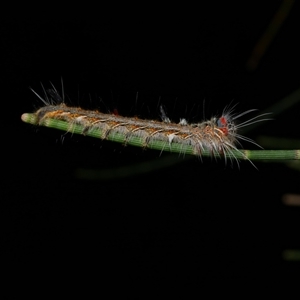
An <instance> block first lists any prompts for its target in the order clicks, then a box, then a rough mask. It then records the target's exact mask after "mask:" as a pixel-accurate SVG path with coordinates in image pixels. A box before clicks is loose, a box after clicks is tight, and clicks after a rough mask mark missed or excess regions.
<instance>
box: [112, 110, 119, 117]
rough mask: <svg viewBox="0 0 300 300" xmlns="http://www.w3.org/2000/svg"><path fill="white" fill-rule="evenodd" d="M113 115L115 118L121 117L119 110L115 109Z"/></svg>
mask: <svg viewBox="0 0 300 300" xmlns="http://www.w3.org/2000/svg"><path fill="white" fill-rule="evenodd" d="M113 115H115V116H119V115H120V114H119V111H118V109H117V108H114V109H113Z"/></svg>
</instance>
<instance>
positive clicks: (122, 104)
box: [0, 1, 300, 281]
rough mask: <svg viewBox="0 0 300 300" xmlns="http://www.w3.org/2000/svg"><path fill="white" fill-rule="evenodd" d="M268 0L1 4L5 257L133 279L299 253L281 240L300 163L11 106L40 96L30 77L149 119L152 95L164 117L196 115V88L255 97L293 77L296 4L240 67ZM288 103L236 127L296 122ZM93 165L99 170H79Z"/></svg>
mask: <svg viewBox="0 0 300 300" xmlns="http://www.w3.org/2000/svg"><path fill="white" fill-rule="evenodd" d="M258 3H260V2H258ZM281 3H282V1H273V2H272V3H271V4H269V5H265V6H261V3H260V4H259V5H258V4H257V5H256V4H253V2H251V4H250V2H249V3H248V4H247V3H246V2H243V4H240V5H239V6H235V5H228V4H227V3H226V4H223V6H219V5H217V6H212V7H207V6H205V7H204V6H201V7H200V8H199V7H197V8H196V7H195V8H192V7H190V8H189V9H188V10H187V11H184V10H181V9H180V8H179V9H178V10H177V11H176V10H174V11H173V10H171V9H170V10H169V11H166V12H163V11H161V9H160V8H154V9H153V8H152V9H153V10H151V11H150V10H149V9H146V8H145V9H140V8H137V7H135V8H133V11H132V13H131V14H130V13H129V12H128V13H127V12H126V13H125V12H124V13H122V14H121V13H118V14H117V13H115V12H114V10H113V11H112V12H110V13H108V12H106V11H105V10H101V9H99V10H97V12H95V11H93V8H90V9H89V10H87V12H86V11H83V12H82V13H77V14H73V13H71V12H70V13H69V14H65V15H64V14H63V13H61V12H60V14H59V15H56V14H53V15H52V16H50V17H49V16H48V15H47V16H46V15H44V14H43V13H39V14H36V15H34V16H32V17H31V16H27V15H26V17H25V16H23V17H22V18H13V17H9V16H6V17H4V18H3V19H2V21H1V27H0V35H1V51H3V53H2V62H1V65H2V66H1V69H2V72H1V73H2V79H1V81H2V84H3V88H2V90H3V91H4V94H3V96H2V129H3V135H2V147H3V149H2V154H3V156H2V157H3V164H2V170H3V171H2V175H3V179H2V188H1V191H2V193H3V196H2V197H1V199H2V204H3V209H2V212H3V220H4V225H3V230H4V234H3V242H4V246H3V248H2V249H3V250H4V256H3V257H5V261H9V262H10V263H11V264H12V265H14V266H18V268H22V267H23V266H24V268H25V266H27V265H28V264H30V265H31V266H32V267H33V266H37V265H38V266H39V267H40V268H41V269H43V270H49V268H54V269H56V270H65V271H66V272H67V271H70V270H71V271H72V272H74V274H77V273H76V272H78V273H81V272H84V273H90V271H94V270H97V272H98V274H99V275H101V274H105V275H106V276H107V277H109V278H115V277H116V276H120V278H123V277H125V278H131V279H135V278H136V277H139V278H153V279H166V278H169V277H170V276H172V277H177V278H184V279H187V280H191V281H198V280H199V278H201V277H208V278H212V277H216V278H232V277H233V278H248V277H249V278H250V277H253V276H257V277H265V276H275V277H280V276H282V275H283V274H284V275H285V274H294V273H293V272H294V271H295V270H297V269H298V267H299V265H297V264H296V263H290V262H284V261H283V260H282V250H284V249H288V248H297V247H299V246H300V245H299V239H298V233H297V230H296V228H297V227H298V226H299V221H298V218H299V210H297V209H296V208H289V207H285V206H283V204H282V202H281V197H282V195H283V194H284V193H288V192H294V193H297V192H298V193H299V173H297V172H296V171H292V170H291V169H288V168H287V167H286V166H285V165H284V164H275V163H263V162H255V164H256V166H257V168H258V170H256V169H255V168H253V166H251V164H250V163H249V162H241V163H240V169H239V168H238V167H237V166H236V165H234V166H233V167H232V166H230V164H229V165H225V163H224V162H223V161H217V162H215V161H212V160H211V159H204V160H203V162H201V161H200V160H199V159H198V158H189V159H184V158H183V157H182V156H179V157H178V155H170V154H169V153H162V154H161V155H160V153H159V151H151V150H142V149H140V148H135V147H129V146H128V147H124V146H123V145H119V144H115V143H111V142H107V141H101V140H97V139H92V138H88V137H82V136H75V135H71V134H66V135H65V134H64V133H62V132H60V131H57V130H54V129H48V128H37V127H34V126H32V125H29V124H25V123H22V121H21V119H20V117H21V114H22V113H24V112H33V111H34V110H35V109H37V108H39V107H41V106H42V103H41V101H40V100H39V99H37V97H36V96H35V95H34V94H33V93H32V92H31V91H30V90H29V87H32V88H33V89H34V90H36V91H37V92H38V93H39V94H41V95H43V90H42V87H41V85H40V83H42V84H43V85H44V86H45V87H49V86H50V84H49V81H51V82H52V83H53V84H54V86H55V87H56V88H57V89H58V90H60V89H61V78H63V82H64V88H65V95H66V97H67V98H68V99H69V100H68V101H69V103H72V104H73V105H80V106H83V107H92V108H97V109H101V110H102V111H106V112H108V111H111V110H113V109H115V108H116V109H117V110H118V112H119V113H120V114H122V115H125V116H133V115H139V116H140V117H146V118H147V117H148V118H155V119H159V113H158V102H159V99H160V101H161V103H163V104H164V105H165V107H166V108H167V112H168V116H169V117H170V118H171V119H172V120H174V121H178V120H179V118H180V117H187V118H188V119H189V120H199V121H201V120H202V118H203V102H204V100H205V116H208V117H210V116H211V115H214V114H218V113H220V112H222V110H223V108H224V107H225V106H226V105H228V104H229V103H231V101H233V103H239V104H238V106H237V110H238V111H244V110H247V109H251V108H258V109H260V110H261V111H263V110H265V109H268V107H269V106H270V105H272V104H274V103H276V102H278V101H280V100H281V99H282V98H284V97H285V96H287V95H289V94H291V93H292V92H293V91H295V90H296V89H298V88H299V76H298V73H299V69H300V60H299V53H300V48H299V43H298V42H297V37H298V34H299V17H298V14H297V13H296V11H297V5H294V6H293V8H292V9H291V11H290V13H289V15H288V17H287V18H286V20H285V22H283V24H282V25H281V26H280V28H279V30H278V32H277V34H276V35H275V37H274V39H273V40H272V42H271V44H270V46H269V47H268V49H267V50H266V52H265V54H264V56H263V57H262V58H261V60H260V61H259V64H258V66H257V68H255V69H253V70H251V69H249V68H247V61H248V60H249V58H250V57H251V53H252V51H253V49H254V47H255V45H256V44H257V42H258V41H259V39H260V37H261V36H262V35H263V33H264V31H265V30H266V28H267V26H268V25H269V24H270V22H271V20H272V18H273V16H274V15H275V14H276V12H277V11H278V9H279V7H280V5H281ZM298 9H299V7H298ZM129 11H130V9H129ZM158 12H159V13H158ZM137 92H138V98H137V101H136V93H137ZM298 111H299V105H298V106H295V107H294V108H293V109H290V110H288V111H283V112H282V114H281V115H279V116H277V117H276V118H275V120H273V121H268V122H265V123H264V124H262V126H261V127H260V128H258V129H256V130H255V131H252V132H249V133H247V136H249V137H251V138H253V139H254V140H256V138H257V137H258V136H260V135H271V136H279V137H286V138H297V137H298V136H299V133H298V129H297V124H298V119H299V113H298ZM294 128H295V129H294ZM244 147H245V148H251V149H252V148H253V149H255V148H256V147H255V146H253V145H249V144H245V145H244ZM145 162H149V164H150V165H151V166H152V168H153V169H152V170H150V171H147V170H146V169H145V166H144V163H145ZM120 168H122V169H120ZM91 170H93V171H95V170H98V171H99V172H98V173H96V175H95V176H94V178H89V179H88V178H82V177H86V176H88V174H90V173H89V171H91ZM111 174H112V175H111ZM81 274H82V273H81Z"/></svg>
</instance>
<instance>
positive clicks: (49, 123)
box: [21, 113, 300, 161]
mask: <svg viewBox="0 0 300 300" xmlns="http://www.w3.org/2000/svg"><path fill="white" fill-rule="evenodd" d="M21 119H22V121H24V122H26V123H29V124H33V125H40V126H45V127H50V128H55V129H59V130H63V131H67V132H71V133H75V134H84V135H86V136H91V137H94V138H100V137H101V136H102V132H101V130H100V129H97V128H94V129H91V130H89V131H87V132H85V131H84V127H83V126H81V125H78V124H75V123H73V124H70V123H68V122H66V121H62V120H57V119H49V118H47V119H45V120H39V119H38V116H37V115H36V114H34V113H25V114H23V115H22V117H21ZM106 139H107V140H109V141H113V142H117V143H123V144H127V145H132V146H137V147H145V145H144V141H143V139H141V138H138V137H135V136H130V137H129V138H127V139H126V137H125V135H124V134H118V133H110V134H108V136H107V138H106ZM147 148H149V149H155V150H160V151H169V152H173V153H183V152H184V154H190V155H196V153H194V152H193V148H192V147H191V146H187V145H185V146H184V149H183V148H182V145H181V144H177V143H171V144H169V145H166V143H165V142H163V141H150V142H149V143H148V144H147ZM201 155H202V156H211V153H210V152H209V151H203V152H201ZM220 157H221V155H220ZM226 157H228V158H237V159H240V160H245V159H249V160H251V161H252V160H276V161H278V160H299V159H300V150H232V151H231V153H228V154H226Z"/></svg>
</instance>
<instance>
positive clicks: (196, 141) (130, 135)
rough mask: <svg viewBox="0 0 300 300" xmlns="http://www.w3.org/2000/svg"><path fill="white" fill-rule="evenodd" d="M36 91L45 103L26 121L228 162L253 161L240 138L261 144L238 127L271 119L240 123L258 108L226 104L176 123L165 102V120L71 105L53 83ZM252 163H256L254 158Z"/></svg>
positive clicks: (163, 118) (161, 112)
mask: <svg viewBox="0 0 300 300" xmlns="http://www.w3.org/2000/svg"><path fill="white" fill-rule="evenodd" d="M32 91H33V92H34V93H35V94H36V95H37V96H38V97H39V99H40V100H41V101H42V102H43V103H44V104H45V106H44V107H42V108H40V109H38V110H37V111H36V112H35V113H34V114H23V115H22V120H23V121H24V122H28V123H32V124H35V125H43V126H47V127H54V128H58V129H63V130H67V131H70V132H74V133H79V134H83V135H92V136H95V137H98V138H101V139H108V140H113V141H118V142H123V143H124V144H131V145H137V146H141V147H144V148H155V149H160V150H161V151H163V150H171V151H173V150H174V149H175V148H176V149H177V151H176V152H179V153H184V154H185V153H188V154H194V155H197V156H199V157H200V158H201V157H202V156H203V155H206V156H207V155H210V156H213V157H224V159H225V162H226V161H227V158H229V159H230V160H231V161H233V160H235V161H236V162H237V164H239V162H238V156H239V157H240V158H241V157H242V158H244V159H247V160H249V161H250V159H249V158H247V157H246V156H245V154H244V153H243V152H242V151H241V150H239V149H238V148H237V145H241V144H240V140H243V141H247V142H250V143H252V144H254V145H256V146H258V147H260V146H259V145H258V144H256V143H255V142H254V141H253V140H251V139H249V138H247V137H245V136H242V135H240V134H239V133H238V130H239V129H240V128H242V127H244V126H248V125H251V124H253V123H256V122H261V121H265V120H267V119H262V118H261V117H262V116H264V115H267V113H265V114H261V115H259V116H256V117H254V118H251V119H249V120H247V121H245V122H243V123H240V124H237V123H236V120H237V119H238V118H239V117H241V116H244V115H246V114H248V113H251V112H253V111H255V109H250V110H247V111H245V112H243V113H240V114H237V115H235V114H234V108H235V105H234V106H228V107H226V108H225V109H224V110H223V113H222V115H221V116H219V117H213V118H211V119H210V120H206V121H203V122H201V123H192V124H189V123H188V122H187V120H186V119H181V120H180V122H179V123H172V122H171V120H170V119H169V118H168V117H167V115H166V113H165V111H164V109H163V107H162V106H160V114H161V116H160V117H161V119H162V121H156V120H145V119H139V118H137V117H132V118H130V117H122V116H119V115H117V114H106V113H101V112H99V111H94V110H84V109H81V108H78V107H69V106H67V105H66V104H65V103H64V93H63V92H62V96H60V95H59V93H58V91H57V90H56V89H55V87H54V86H53V85H52V88H51V89H48V90H47V91H45V90H44V91H45V99H44V98H42V97H41V96H40V95H38V94H37V93H36V92H35V91H34V90H32ZM55 121H56V123H55ZM58 124H60V125H58ZM61 124H62V125H61ZM63 125H65V126H63ZM95 133H96V134H95ZM260 148H261V147H260ZM250 163H251V164H252V165H253V166H254V164H253V163H252V162H251V161H250ZM254 167H255V166H254Z"/></svg>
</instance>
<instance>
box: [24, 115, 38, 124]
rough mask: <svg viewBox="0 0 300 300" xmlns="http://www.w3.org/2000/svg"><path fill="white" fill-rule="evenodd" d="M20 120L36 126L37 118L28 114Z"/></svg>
mask: <svg viewBox="0 0 300 300" xmlns="http://www.w3.org/2000/svg"><path fill="white" fill-rule="evenodd" d="M21 120H22V121H23V122H25V123H29V124H32V125H37V124H38V117H37V115H35V114H29V113H25V114H22V116H21Z"/></svg>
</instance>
